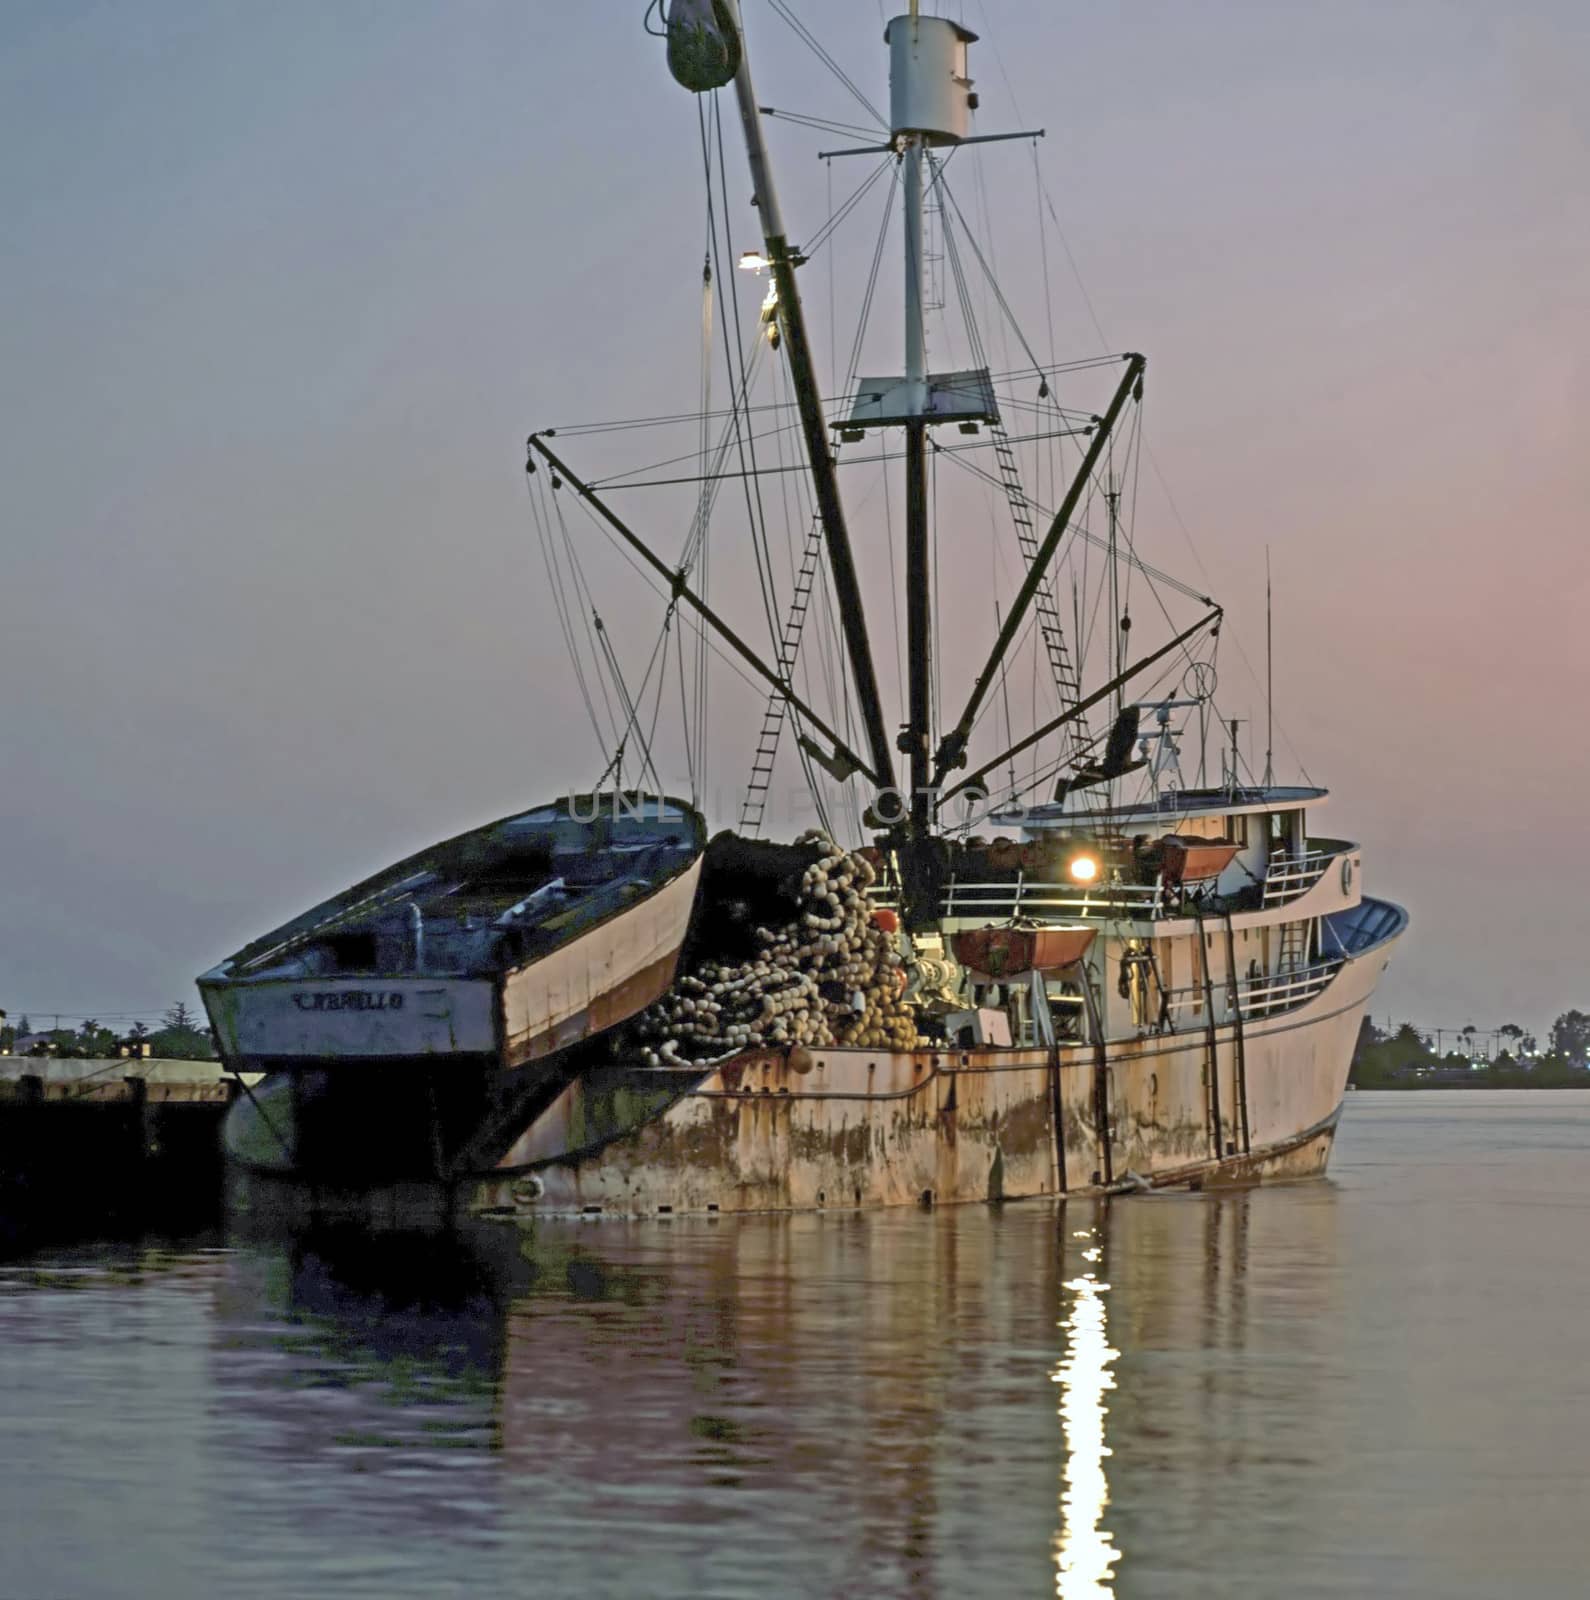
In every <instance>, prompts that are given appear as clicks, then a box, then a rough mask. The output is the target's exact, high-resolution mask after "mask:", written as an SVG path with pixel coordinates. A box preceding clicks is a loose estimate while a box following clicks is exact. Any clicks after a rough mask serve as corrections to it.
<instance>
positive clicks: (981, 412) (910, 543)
mask: <svg viewBox="0 0 1590 1600" xmlns="http://www.w3.org/2000/svg"><path fill="white" fill-rule="evenodd" d="M884 38H885V40H887V42H888V45H889V123H890V131H891V133H892V135H893V140H894V145H895V148H896V149H897V150H899V152H900V169H901V181H902V183H903V185H904V188H905V207H904V213H905V378H904V381H903V382H900V383H898V385H897V386H896V387H895V388H894V389H893V390H892V392H890V393H889V394H888V395H887V397H886V399H885V400H884V403H883V404H882V405H881V406H878V407H877V409H876V412H875V415H874V417H873V418H872V420H874V421H877V422H891V423H899V424H902V425H903V426H904V428H905V591H906V606H905V614H906V723H905V728H904V731H903V732H902V733H901V735H900V746H901V748H902V749H903V750H904V751H905V753H906V757H907V762H908V767H909V775H910V790H911V794H910V811H909V822H910V831H911V833H912V835H913V836H914V837H917V838H920V837H922V836H924V835H925V834H927V833H928V832H929V831H930V829H931V827H932V825H933V816H934V811H935V809H936V808H935V806H934V804H933V792H932V759H933V741H934V716H933V572H932V564H931V560H930V550H929V530H928V482H927V431H928V428H929V426H930V425H931V424H932V423H933V422H943V421H950V420H954V419H957V418H958V419H962V420H965V419H968V418H971V417H979V418H982V419H983V420H992V417H991V415H990V413H991V412H992V407H993V395H992V389H991V386H990V385H989V384H988V381H987V375H986V374H982V373H979V374H957V375H956V377H957V379H959V380H965V379H967V378H969V377H970V378H973V379H974V380H976V381H974V383H973V384H972V393H971V395H970V396H969V395H968V393H967V389H966V385H965V383H964V381H962V382H960V383H959V384H958V385H957V386H956V387H954V388H950V389H947V391H946V392H945V393H944V394H936V393H935V389H934V381H933V379H932V377H931V375H930V374H929V372H928V367H927V336H926V329H925V327H924V322H923V301H924V299H925V296H924V294H923V261H924V248H923V230H922V168H923V165H924V163H925V161H926V158H927V151H928V149H929V147H930V146H933V145H954V144H959V143H960V142H961V141H962V140H963V139H964V138H965V137H966V135H967V133H968V131H969V124H970V113H971V108H972V105H973V104H974V103H975V102H974V100H973V97H972V95H971V93H970V88H971V80H970V78H968V77H967V71H966V47H967V45H968V44H969V43H971V42H972V40H974V39H975V38H976V35H975V34H973V33H969V32H968V31H967V30H966V29H965V28H963V27H961V26H960V25H959V24H957V23H954V22H951V21H949V20H948V19H947V18H944V17H923V16H921V15H919V11H918V4H917V0H911V9H910V12H909V14H907V15H906V16H903V17H895V18H894V19H893V21H891V22H890V23H889V25H888V27H887V28H886V29H885V30H884ZM863 387H864V388H865V387H867V385H865V384H864V385H863ZM860 409H861V404H860V401H859V400H858V411H859V410H860Z"/></svg>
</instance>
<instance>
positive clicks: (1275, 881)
mask: <svg viewBox="0 0 1590 1600" xmlns="http://www.w3.org/2000/svg"><path fill="white" fill-rule="evenodd" d="M1352 848H1353V847H1352V846H1351V845H1343V846H1339V847H1333V848H1331V849H1329V850H1310V851H1307V852H1306V853H1305V854H1303V855H1300V856H1294V855H1284V856H1283V855H1275V856H1272V857H1271V858H1270V866H1269V870H1268V871H1267V872H1266V873H1265V875H1264V903H1265V905H1267V906H1281V905H1285V904H1286V902H1287V901H1288V900H1296V899H1297V898H1298V897H1299V896H1300V895H1303V894H1307V893H1308V891H1309V890H1310V889H1312V888H1313V887H1314V885H1315V884H1316V883H1318V882H1319V880H1320V879H1321V878H1323V877H1324V876H1325V873H1326V870H1327V869H1328V868H1329V866H1330V864H1331V862H1333V861H1335V860H1338V859H1339V858H1340V856H1341V853H1342V850H1344V849H1346V850H1350V849H1352Z"/></svg>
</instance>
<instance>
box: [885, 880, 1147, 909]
mask: <svg viewBox="0 0 1590 1600" xmlns="http://www.w3.org/2000/svg"><path fill="white" fill-rule="evenodd" d="M1162 894H1163V891H1162V890H1161V887H1160V885H1159V884H1157V883H1110V884H1101V885H1099V886H1098V887H1097V888H1090V889H1083V888H1080V887H1078V886H1077V885H1074V884H1066V883H1053V882H1048V881H1045V880H1043V879H1041V878H1032V879H1029V878H1028V877H1027V876H1026V875H1025V874H1024V873H1018V874H1017V876H1016V878H1015V879H1014V881H1009V880H1007V881H1006V882H1003V883H979V882H966V881H963V880H961V879H957V878H951V879H950V881H949V884H948V885H947V886H946V888H945V890H944V899H943V901H942V903H941V905H940V915H941V916H944V917H972V918H981V919H982V920H984V921H1009V920H1011V919H1013V918H1016V917H1031V918H1034V919H1037V920H1044V919H1048V920H1053V919H1054V918H1057V917H1099V918H1104V919H1111V918H1114V919H1119V918H1144V917H1157V916H1158V915H1159V914H1160V912H1161V910H1162V905H1163V902H1162ZM867 895H868V898H869V899H870V900H871V901H872V902H873V904H874V905H879V906H898V905H899V903H900V893H899V890H898V888H896V886H895V885H893V884H890V883H878V884H876V885H874V886H873V887H872V888H870V889H869V890H868V891H867Z"/></svg>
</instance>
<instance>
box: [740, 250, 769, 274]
mask: <svg viewBox="0 0 1590 1600" xmlns="http://www.w3.org/2000/svg"><path fill="white" fill-rule="evenodd" d="M771 264H772V263H771V262H769V260H768V259H767V257H766V256H764V255H763V254H762V252H761V251H760V250H746V251H743V252H742V253H741V255H740V271H741V272H760V271H761V270H762V269H763V267H766V266H770V265H771Z"/></svg>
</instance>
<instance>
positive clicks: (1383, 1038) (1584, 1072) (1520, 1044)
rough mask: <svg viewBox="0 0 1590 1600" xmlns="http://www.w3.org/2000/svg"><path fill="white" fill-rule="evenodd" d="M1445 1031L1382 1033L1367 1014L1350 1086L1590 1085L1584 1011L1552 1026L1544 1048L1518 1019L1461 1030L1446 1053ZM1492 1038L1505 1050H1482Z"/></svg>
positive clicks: (1404, 1027) (1589, 1031)
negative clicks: (1483, 1043) (1484, 1041)
mask: <svg viewBox="0 0 1590 1600" xmlns="http://www.w3.org/2000/svg"><path fill="white" fill-rule="evenodd" d="M1449 1032H1451V1030H1448V1029H1441V1030H1440V1031H1439V1032H1438V1033H1436V1034H1435V1036H1434V1037H1433V1038H1432V1033H1431V1030H1428V1029H1426V1030H1423V1031H1421V1030H1420V1029H1418V1028H1416V1027H1414V1025H1413V1024H1412V1023H1411V1022H1404V1023H1401V1024H1399V1026H1397V1027H1396V1028H1395V1029H1393V1030H1391V1031H1390V1032H1384V1031H1382V1030H1381V1029H1379V1028H1377V1027H1376V1026H1375V1025H1374V1023H1372V1022H1371V1021H1370V1020H1369V1019H1368V1018H1367V1017H1366V1018H1365V1019H1364V1021H1363V1025H1362V1026H1361V1027H1360V1029H1359V1031H1358V1045H1357V1048H1356V1049H1355V1050H1354V1052H1353V1065H1352V1072H1351V1075H1350V1077H1349V1080H1348V1081H1349V1082H1351V1083H1354V1084H1356V1085H1357V1086H1358V1087H1359V1088H1360V1089H1409V1088H1417V1087H1419V1086H1420V1085H1421V1084H1430V1083H1443V1084H1448V1085H1450V1084H1454V1083H1462V1084H1464V1085H1465V1086H1469V1087H1473V1088H1491V1089H1506V1088H1517V1089H1547V1088H1579V1089H1583V1088H1590V1014H1586V1013H1585V1012H1583V1011H1579V1010H1569V1011H1565V1012H1563V1013H1562V1015H1561V1016H1560V1017H1558V1018H1557V1020H1556V1021H1555V1022H1553V1023H1552V1025H1551V1031H1550V1033H1549V1034H1548V1035H1547V1040H1546V1044H1547V1047H1546V1049H1545V1050H1544V1051H1542V1050H1541V1049H1540V1048H1539V1046H1538V1043H1537V1041H1536V1039H1535V1036H1534V1035H1533V1034H1531V1033H1529V1032H1527V1031H1526V1030H1525V1029H1523V1028H1522V1027H1520V1026H1519V1025H1518V1023H1516V1022H1504V1023H1503V1024H1502V1025H1501V1027H1499V1028H1496V1029H1493V1030H1486V1032H1485V1033H1484V1034H1481V1032H1480V1030H1479V1029H1477V1028H1475V1027H1474V1025H1473V1024H1472V1023H1471V1024H1469V1025H1468V1026H1467V1027H1464V1028H1461V1029H1458V1030H1456V1032H1455V1033H1453V1035H1452V1036H1453V1038H1454V1039H1455V1040H1457V1041H1458V1044H1459V1045H1460V1046H1461V1048H1457V1047H1454V1048H1453V1049H1450V1050H1442V1049H1441V1048H1440V1046H1441V1042H1442V1039H1443V1038H1444V1036H1445V1035H1446V1034H1447V1033H1449ZM1481 1039H1492V1040H1494V1041H1495V1042H1496V1043H1497V1044H1500V1045H1501V1046H1502V1048H1501V1049H1499V1050H1485V1049H1482V1048H1480V1040H1481Z"/></svg>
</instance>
